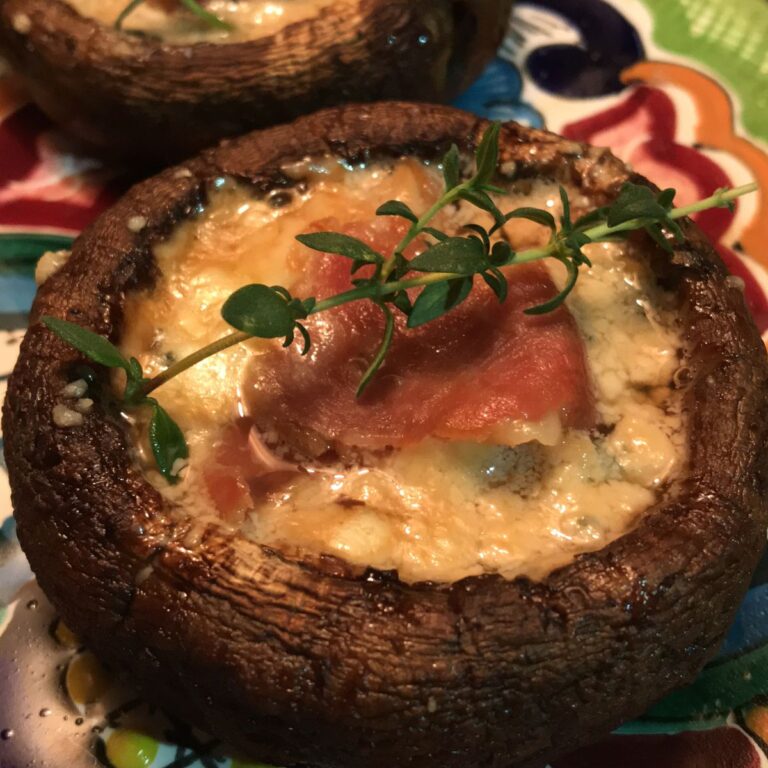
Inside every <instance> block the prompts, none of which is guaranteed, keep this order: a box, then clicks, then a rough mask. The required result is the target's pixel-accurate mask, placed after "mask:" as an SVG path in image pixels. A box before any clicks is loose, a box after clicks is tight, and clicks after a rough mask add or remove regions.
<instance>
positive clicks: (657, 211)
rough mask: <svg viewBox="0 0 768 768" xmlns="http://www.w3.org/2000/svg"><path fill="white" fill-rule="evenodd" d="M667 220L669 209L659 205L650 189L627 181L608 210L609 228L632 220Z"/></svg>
mask: <svg viewBox="0 0 768 768" xmlns="http://www.w3.org/2000/svg"><path fill="white" fill-rule="evenodd" d="M662 194H663V193H662ZM666 218H667V209H666V208H665V207H664V206H663V205H660V204H659V202H658V201H657V200H656V198H655V197H654V195H653V192H651V190H650V189H648V187H646V186H644V185H642V184H632V182H629V181H626V182H624V185H623V186H622V188H621V191H620V192H619V196H618V197H617V198H616V201H615V202H614V203H613V205H612V206H611V207H610V209H609V210H608V219H607V223H608V226H609V227H615V226H617V225H618V224H623V223H624V222H626V221H631V220H632V219H653V220H656V221H659V220H660V221H665V220H666Z"/></svg>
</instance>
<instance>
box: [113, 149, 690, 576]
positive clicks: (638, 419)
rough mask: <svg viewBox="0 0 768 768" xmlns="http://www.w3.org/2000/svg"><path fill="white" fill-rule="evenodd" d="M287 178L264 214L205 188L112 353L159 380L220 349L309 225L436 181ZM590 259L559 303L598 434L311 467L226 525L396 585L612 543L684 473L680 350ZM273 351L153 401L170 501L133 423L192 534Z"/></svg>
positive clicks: (646, 282)
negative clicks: (393, 579) (215, 455)
mask: <svg viewBox="0 0 768 768" xmlns="http://www.w3.org/2000/svg"><path fill="white" fill-rule="evenodd" d="M287 170H288V172H289V173H290V174H291V175H293V176H295V177H297V178H299V177H301V178H304V179H305V180H306V181H307V182H308V183H307V184H306V185H304V186H303V187H300V188H299V190H292V191H285V190H283V191H276V192H273V193H271V195H269V196H268V197H267V198H262V199H257V198H256V197H255V196H254V195H253V194H252V193H251V192H250V191H249V190H247V189H245V188H243V187H240V186H237V185H236V184H234V183H233V182H230V181H228V180H226V179H220V180H218V181H217V182H216V183H215V184H214V188H213V189H212V191H211V194H210V198H209V202H208V204H207V205H206V206H205V207H204V209H202V210H201V211H200V212H199V214H198V215H197V217H196V218H194V219H192V220H189V221H186V222H184V223H182V224H180V225H179V226H178V227H177V228H176V230H175V232H174V233H173V234H172V236H171V237H170V238H169V239H168V240H167V241H165V242H163V243H161V244H159V245H157V246H156V248H155V254H156V258H157V263H158V265H159V268H160V271H161V277H160V279H159V281H158V283H157V285H156V287H155V288H153V289H152V290H151V291H150V292H147V293H142V294H135V295H133V296H130V297H129V298H128V302H127V306H126V316H125V319H126V322H125V325H124V327H125V328H126V333H125V338H124V339H123V342H122V347H123V351H124V352H125V353H126V354H131V355H135V356H136V357H138V358H139V359H140V360H141V362H142V364H143V365H144V366H145V369H146V370H148V371H149V372H157V371H158V370H161V369H162V368H164V367H165V366H167V364H168V362H169V361H171V360H173V359H178V358H180V357H182V356H184V355H186V354H188V353H190V352H192V351H194V350H195V349H197V348H198V347H200V346H202V345H204V344H207V343H209V342H211V341H213V340H215V339H216V338H219V337H220V336H222V335H224V334H226V333H227V332H229V330H230V329H229V327H228V326H227V325H226V324H225V323H224V321H223V320H222V319H221V317H220V314H219V311H220V307H221V305H222V303H223V302H224V300H225V299H226V297H227V296H228V295H229V294H230V293H231V292H232V291H234V290H235V289H236V288H238V287H240V286H242V285H244V284H246V283H253V282H260V283H266V284H269V285H274V284H280V285H285V286H286V287H289V288H290V287H291V286H292V285H293V284H295V283H296V282H297V280H298V278H299V275H297V274H296V273H295V272H294V271H293V269H292V266H291V260H290V259H289V258H288V254H290V253H291V251H292V249H294V248H295V247H296V245H295V243H294V238H295V236H296V235H297V234H299V233H302V232H307V231H312V225H313V223H314V222H317V221H318V220H320V219H323V218H326V217H328V216H335V217H337V218H339V217H343V221H361V220H363V221H364V220H369V219H371V218H372V217H373V215H374V210H375V208H376V207H377V204H378V203H379V202H380V201H382V200H387V199H392V198H397V199H400V200H402V201H404V202H406V203H408V204H409V205H410V206H411V207H412V208H413V209H414V210H416V211H421V210H425V209H426V208H427V207H428V206H429V205H430V203H431V202H432V200H434V197H435V195H436V194H437V193H438V192H439V189H440V182H439V176H438V173H437V171H436V170H435V169H432V168H429V167H425V166H424V165H422V164H421V163H418V162H416V161H414V160H401V161H399V162H397V163H395V164H392V165H390V166H385V165H374V166H372V167H370V168H357V169H354V170H352V169H346V168H344V167H342V165H341V164H339V163H336V162H331V161H327V162H323V163H319V164H317V165H312V164H311V163H307V164H303V165H302V164H300V165H298V166H296V167H294V168H290V169H287ZM302 189H303V190H304V191H300V190H302ZM498 202H499V205H500V207H501V208H502V210H512V209H513V208H516V207H519V206H523V205H529V206H530V205H533V206H536V207H546V208H548V209H549V210H551V211H552V212H553V214H555V215H557V214H558V212H559V211H558V207H559V198H558V194H557V190H556V188H555V187H554V186H553V185H549V184H545V183H542V182H536V183H533V182H530V181H527V182H515V183H513V184H511V185H510V187H509V192H508V195H507V197H506V198H503V199H500V200H499V201H498ZM574 202H575V203H576V205H577V207H578V206H579V204H581V206H583V207H588V206H589V201H588V200H578V199H576V200H574ZM482 216H484V214H481V213H479V212H478V211H477V209H474V208H470V207H468V206H467V207H462V208H460V209H459V210H458V211H453V212H451V213H450V214H446V215H445V217H444V218H443V220H442V221H440V222H438V225H439V226H443V227H444V228H454V229H455V228H457V227H458V225H459V224H461V223H465V222H467V221H469V220H470V219H471V220H480V219H481V217H482ZM506 236H507V238H508V239H509V240H510V242H511V243H512V245H513V247H515V248H517V249H522V248H525V247H532V246H535V245H539V244H541V243H542V242H544V241H545V240H546V232H545V231H544V230H543V229H542V228H540V227H538V226H537V225H535V224H532V223H530V222H526V221H517V222H514V223H512V222H510V224H509V225H507V230H506ZM588 255H589V257H590V258H591V260H592V262H593V264H594V266H593V268H592V269H591V270H588V271H587V270H584V271H583V272H582V275H581V277H580V279H579V282H578V285H577V288H576V290H575V291H574V293H573V294H572V295H571V297H570V298H569V302H568V303H569V308H570V311H571V312H572V313H573V315H574V317H575V318H576V321H577V324H578V326H579V329H580V331H581V333H582V335H583V339H584V343H585V348H586V355H587V362H588V366H589V369H590V372H591V377H592V382H593V387H594V389H595V394H596V402H597V410H598V414H599V421H600V427H599V428H598V429H595V430H592V431H590V432H587V431H581V430H574V429H564V428H563V427H562V425H561V423H560V419H559V416H558V415H557V414H555V413H552V414H551V415H550V416H548V417H547V418H545V419H544V420H543V421H541V422H538V423H534V424H531V423H523V422H516V423H513V424H507V425H500V428H499V429H498V430H497V433H496V434H495V435H494V439H495V440H496V442H495V443H494V444H488V443H484V444H475V443H468V442H462V443H459V442H450V441H443V440H438V439H432V438H430V439H427V440H425V441H423V442H421V443H420V444H418V445H415V446H412V447H407V448H403V449H400V450H394V451H391V452H388V453H386V454H385V455H372V456H370V457H368V458H366V459H365V460H364V461H362V462H361V463H360V464H359V465H358V466H354V467H351V468H350V467H343V466H340V465H339V466H308V467H305V468H304V471H302V472H301V473H294V474H291V475H289V476H288V479H286V480H285V481H284V482H282V483H281V484H280V485H279V487H277V488H276V489H273V490H271V491H269V492H267V493H266V494H265V495H264V496H263V498H260V499H259V500H257V501H254V503H253V505H252V507H251V508H249V509H247V510H246V511H245V512H244V513H243V514H242V515H241V517H240V519H237V520H235V521H234V524H236V525H239V526H241V528H242V530H243V531H244V532H245V533H246V534H247V535H248V536H250V537H252V538H253V539H255V540H256V541H258V542H261V543H265V544H269V545H271V546H274V547H277V548H279V549H281V550H283V551H286V552H288V553H296V554H299V555H302V554H315V555H318V554H328V555H334V556H337V557H340V558H343V559H344V560H346V561H348V562H351V563H354V564H358V565H361V566H372V567H376V568H380V569H396V570H397V571H398V573H399V575H400V578H402V579H403V580H406V581H411V582H413V581H422V580H431V581H443V582H451V581H455V580H457V579H460V578H463V577H465V576H470V575H477V574H482V573H501V574H503V575H504V576H507V577H512V576H516V575H521V574H524V575H527V576H529V577H531V578H539V577H542V576H544V575H545V574H546V573H548V572H549V571H551V570H552V569H553V568H555V567H558V566H560V565H563V564H565V563H567V562H569V561H570V560H571V559H572V558H573V557H574V555H576V554H578V553H581V552H586V551H589V550H595V549H600V548H602V547H603V546H605V545H606V544H607V543H608V542H610V541H611V540H613V539H615V538H617V537H618V536H620V535H622V534H623V533H624V532H626V531H627V530H628V529H629V528H630V527H632V526H633V525H634V524H635V523H636V522H637V520H638V518H639V517H640V516H641V515H642V514H643V512H644V511H645V510H646V509H647V508H648V507H649V506H650V505H652V504H653V503H654V501H655V500H656V498H657V495H658V493H659V489H660V488H662V487H663V486H664V485H665V484H667V483H669V482H670V481H672V480H673V479H674V477H675V474H676V472H677V471H678V470H679V469H680V467H681V465H682V463H683V462H684V460H685V450H684V442H685V440H684V427H683V423H682V420H681V416H680V411H679V398H678V396H677V393H675V391H674V387H673V384H672V380H673V376H674V374H675V371H676V370H677V368H678V367H679V365H680V358H681V351H680V350H681V343H680V339H679V336H678V333H677V332H676V331H675V329H674V327H673V324H672V323H671V321H670V320H669V314H668V313H667V312H666V310H665V303H666V300H667V299H666V297H665V296H664V295H663V294H662V293H661V292H660V290H659V289H658V288H657V287H656V286H655V284H654V282H653V280H652V278H651V275H650V274H649V271H648V270H647V268H646V267H644V266H643V264H642V262H641V260H640V259H639V257H638V255H637V254H636V253H634V252H633V250H632V247H630V246H628V245H626V244H615V243H614V244H595V245H592V246H589V247H588ZM552 271H553V277H554V279H555V281H558V280H561V279H562V277H563V276H562V275H561V274H559V272H558V267H557V265H556V266H555V267H553V268H552ZM270 343H271V342H265V341H259V340H252V341H250V342H248V343H247V344H243V345H240V346H239V347H236V348H232V349H229V350H227V351H226V352H224V353H221V354H219V355H217V356H216V357H213V358H209V359H208V360H206V361H205V362H204V363H202V364H201V365H198V366H197V367H195V368H193V369H191V370H189V371H187V372H185V373H184V374H182V375H181V376H179V377H178V378H176V379H175V380H173V381H171V382H170V383H169V384H167V385H166V386H164V387H163V388H161V389H160V390H158V391H157V393H156V394H157V397H158V399H159V400H160V401H161V403H162V404H163V405H164V406H165V407H166V408H168V409H169V411H170V412H171V413H172V414H173V416H174V417H175V418H176V420H177V421H178V422H179V424H180V425H181V427H182V428H183V429H184V431H185V433H186V436H187V439H188V442H189V445H190V449H191V458H190V464H189V466H188V467H187V468H186V469H185V471H184V473H183V479H182V481H181V482H180V483H179V484H177V485H175V486H170V485H168V484H167V483H166V482H165V481H164V480H162V479H161V478H160V476H159V474H158V473H157V472H156V471H155V470H153V469H152V462H151V457H150V456H149V452H148V449H147V447H146V438H145V434H146V425H145V424H144V423H143V422H142V421H141V420H140V421H139V423H138V425H137V428H136V432H137V440H136V445H137V455H138V457H139V460H140V461H141V462H142V463H143V466H144V469H145V472H146V474H147V476H148V477H149V478H150V480H152V481H153V482H154V483H155V484H156V486H157V487H158V488H159V489H160V490H161V492H162V493H164V494H165V495H166V496H167V498H168V499H169V500H171V501H172V502H174V503H176V504H178V505H179V506H180V507H181V508H182V509H183V512H184V514H190V515H193V516H196V518H197V519H199V520H200V521H209V520H210V519H211V518H212V517H215V516H216V507H215V505H214V503H213V502H212V500H211V498H210V496H209V495H208V492H207V490H206V484H205V482H204V476H205V468H206V466H207V463H208V462H210V460H211V456H212V452H213V451H215V449H216V445H215V442H216V440H217V435H219V434H220V432H221V429H222V427H223V426H224V425H226V424H231V423H233V422H234V421H235V419H237V418H238V417H239V416H243V415H244V413H245V411H244V407H245V406H244V402H243V397H242V392H241V384H242V381H243V377H244V371H245V369H246V365H250V366H253V365H258V364H259V363H258V361H259V356H260V355H261V354H263V352H264V350H265V349H266V348H267V347H266V345H267V344H270Z"/></svg>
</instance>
